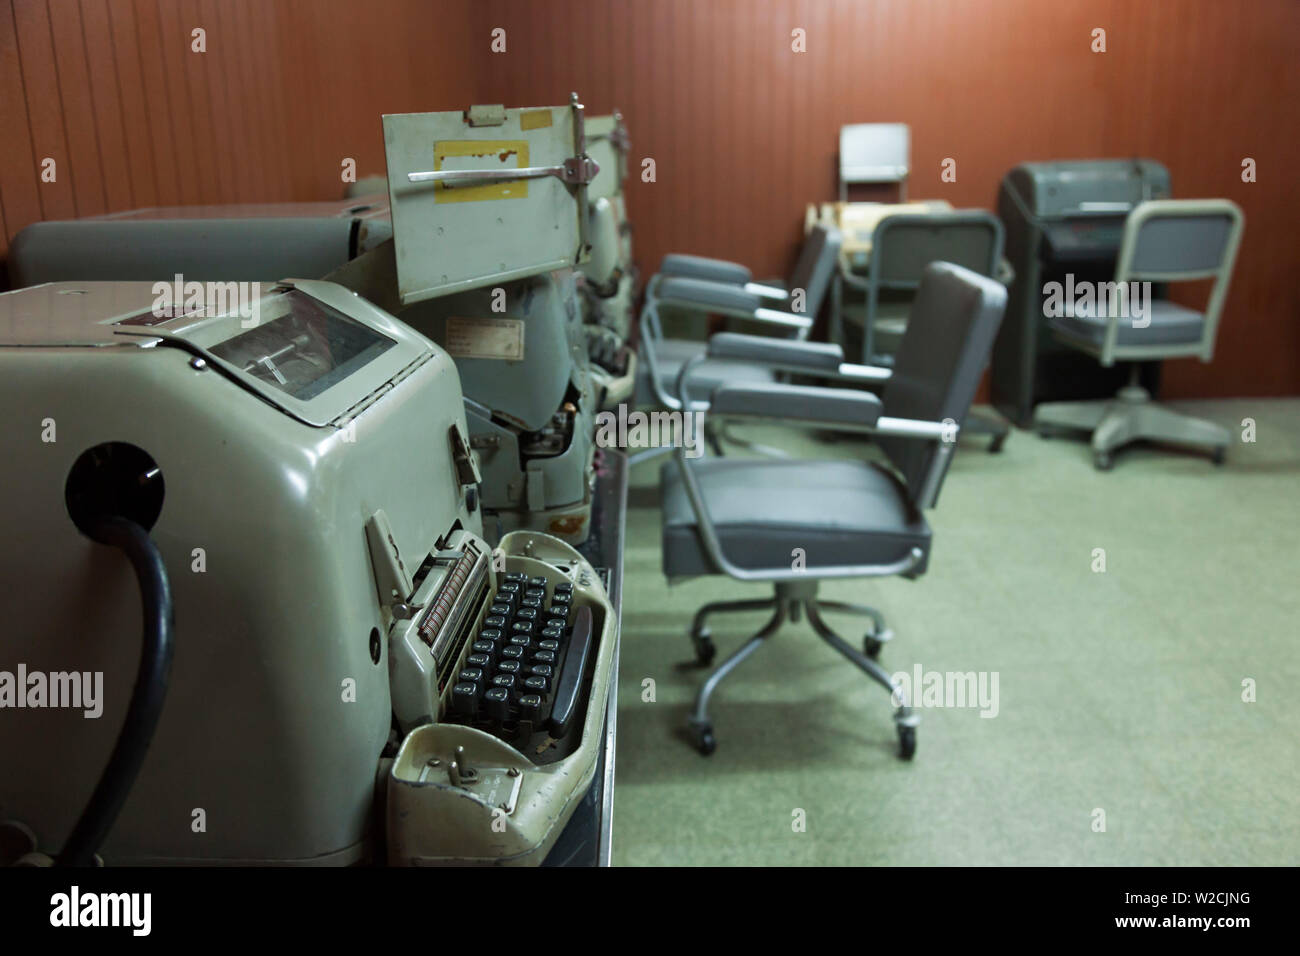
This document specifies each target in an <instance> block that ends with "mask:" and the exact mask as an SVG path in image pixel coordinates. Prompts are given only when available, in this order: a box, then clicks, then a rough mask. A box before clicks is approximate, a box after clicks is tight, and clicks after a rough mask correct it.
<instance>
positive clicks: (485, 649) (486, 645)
mask: <svg viewBox="0 0 1300 956" xmlns="http://www.w3.org/2000/svg"><path fill="white" fill-rule="evenodd" d="M469 649H470V650H471V651H473V652H474V656H475V657H480V656H481V657H486V658H487V659H488V660H489V661H491V659H492V658H493V657H495V656H496V653H497V646H496V643H495V642H494V641H475V642H474V643H473V644H471V645H470V648H469Z"/></svg>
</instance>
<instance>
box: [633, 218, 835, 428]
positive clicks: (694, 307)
mask: <svg viewBox="0 0 1300 956" xmlns="http://www.w3.org/2000/svg"><path fill="white" fill-rule="evenodd" d="M839 249H840V235H839V232H838V231H836V230H835V229H832V228H829V227H826V226H817V227H815V228H814V229H813V230H812V232H810V233H809V234H808V237H807V238H806V239H805V241H804V245H803V249H802V250H801V251H800V253H799V261H798V262H797V263H796V264H795V268H794V272H792V273H791V275H790V279H789V281H788V282H787V283H786V285H785V286H784V287H782V286H779V285H776V284H774V283H756V282H754V281H752V275H751V273H750V271H749V270H748V269H747V268H745V267H744V266H742V265H739V264H738V263H734V262H726V261H724V260H721V259H708V258H705V257H702V256H688V255H679V254H670V255H667V256H664V259H663V263H662V265H661V266H660V269H659V272H658V273H656V274H655V275H654V276H652V277H651V278H650V281H649V282H648V283H646V291H645V304H644V305H643V306H642V308H641V317H640V326H639V328H640V351H641V362H640V363H639V368H638V387H637V401H638V402H639V403H641V404H657V405H660V406H662V407H664V408H669V409H674V410H676V409H680V408H682V403H681V401H680V399H679V398H678V397H677V392H676V388H675V386H674V383H675V382H676V380H677V377H678V373H679V372H680V371H681V368H682V367H683V365H684V364H686V363H687V362H689V361H690V360H691V359H694V358H697V357H700V356H703V355H704V354H705V351H706V346H705V344H704V343H703V342H696V341H694V340H690V339H668V338H664V335H663V327H662V325H661V323H660V319H659V309H660V307H661V306H664V305H669V306H672V307H674V308H677V309H680V310H683V311H686V312H692V313H695V314H700V315H708V314H710V313H718V314H722V315H726V316H731V317H733V318H740V319H748V320H750V321H753V322H759V323H762V324H764V325H768V326H771V327H773V328H775V329H778V330H780V331H781V332H783V333H784V334H786V335H793V336H794V337H795V338H796V339H805V338H807V336H808V332H809V330H810V329H811V328H812V324H813V321H814V320H815V319H816V317H817V313H818V311H819V310H820V309H821V304H822V301H823V299H824V298H825V297H826V291H827V288H828V287H829V285H830V280H831V275H832V274H833V273H834V271H835V259H836V257H837V256H838V255H839ZM797 290H802V291H803V301H802V303H798V302H796V301H795V299H794V295H795V292H796V291H797ZM774 301H775V302H785V303H788V304H789V306H790V308H788V309H782V308H773V307H772V306H771V305H770V304H768V303H771V302H774ZM799 304H802V309H799V310H798V311H795V309H794V307H795V306H797V305H799ZM775 379H776V373H775V372H774V371H773V370H772V369H771V368H769V367H767V366H766V365H764V364H762V363H755V362H746V361H736V360H729V359H708V360H706V361H704V362H702V363H700V364H697V366H696V367H695V368H694V370H693V371H692V378H691V383H692V387H693V388H694V389H695V390H696V392H697V394H705V395H707V394H709V393H710V392H711V391H712V390H713V389H714V388H716V387H717V386H718V385H721V384H723V383H724V382H742V381H743V382H754V383H760V382H772V381H775Z"/></svg>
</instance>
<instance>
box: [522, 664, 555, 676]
mask: <svg viewBox="0 0 1300 956" xmlns="http://www.w3.org/2000/svg"><path fill="white" fill-rule="evenodd" d="M528 673H529V674H531V675H532V676H534V677H553V676H554V675H555V668H553V667H552V666H551V665H550V664H534V665H533V666H532V667H530V668H528Z"/></svg>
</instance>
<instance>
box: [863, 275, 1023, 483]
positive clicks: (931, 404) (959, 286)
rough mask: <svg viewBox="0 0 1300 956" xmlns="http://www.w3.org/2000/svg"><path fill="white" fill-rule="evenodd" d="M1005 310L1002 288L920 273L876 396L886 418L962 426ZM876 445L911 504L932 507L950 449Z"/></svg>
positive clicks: (911, 441)
mask: <svg viewBox="0 0 1300 956" xmlns="http://www.w3.org/2000/svg"><path fill="white" fill-rule="evenodd" d="M1006 303H1007V291H1006V288H1005V287H1004V286H1002V285H1001V284H1000V283H998V282H995V281H994V280H992V279H990V278H987V277H986V276H981V275H978V274H977V273H975V272H972V271H971V270H969V269H965V268H962V267H961V266H957V265H953V264H952V263H948V262H935V263H931V264H930V265H928V266H926V268H925V274H924V276H923V277H922V279H921V287H920V290H919V291H918V292H917V295H916V301H915V302H913V303H912V311H911V315H910V316H909V317H908V320H907V331H906V332H904V333H903V341H902V344H901V345H900V346H899V349H898V354H897V355H896V357H895V361H894V374H893V375H892V376H891V377H890V379H889V381H888V382H887V383H886V385H885V389H884V392H883V393H882V395H881V401H882V402H883V405H884V409H883V411H884V414H885V415H886V416H888V417H890V418H908V419H917V420H920V421H927V422H946V421H951V422H953V423H956V424H960V423H962V422H964V421H965V419H966V413H967V412H968V411H969V410H970V403H971V400H972V399H973V398H974V397H975V389H976V388H977V387H978V386H979V383H980V378H981V377H982V376H983V374H984V368H985V366H987V365H988V361H989V353H990V351H991V349H992V348H993V339H994V337H995V336H996V335H997V331H998V325H999V324H1000V323H1001V321H1002V313H1003V311H1004V309H1005V308H1006ZM877 444H879V446H880V447H881V449H882V450H883V451H884V452H885V454H886V455H888V456H889V460H890V461H891V462H892V463H893V465H894V467H895V468H897V469H898V472H899V474H900V475H902V477H903V480H904V482H906V484H907V490H908V496H909V497H910V498H911V500H912V503H913V504H914V505H915V506H916V507H918V508H929V507H933V506H934V503H935V501H936V500H937V499H938V497H939V488H940V487H941V486H942V484H943V479H944V475H945V474H946V473H947V470H948V462H949V460H950V459H951V457H952V450H953V444H954V442H953V441H949V440H941V441H920V440H917V439H915V438H900V437H893V436H880V437H879V438H878V439H877Z"/></svg>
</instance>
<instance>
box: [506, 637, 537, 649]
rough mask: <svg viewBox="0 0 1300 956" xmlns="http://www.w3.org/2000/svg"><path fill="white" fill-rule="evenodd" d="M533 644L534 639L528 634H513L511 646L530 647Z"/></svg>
mask: <svg viewBox="0 0 1300 956" xmlns="http://www.w3.org/2000/svg"><path fill="white" fill-rule="evenodd" d="M532 643H533V639H532V638H531V637H529V636H528V635H527V634H512V635H511V636H510V644H511V646H512V647H528V646H529V645H530V644H532Z"/></svg>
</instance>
